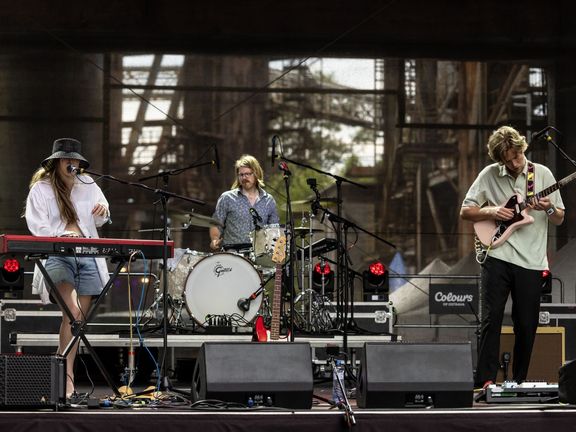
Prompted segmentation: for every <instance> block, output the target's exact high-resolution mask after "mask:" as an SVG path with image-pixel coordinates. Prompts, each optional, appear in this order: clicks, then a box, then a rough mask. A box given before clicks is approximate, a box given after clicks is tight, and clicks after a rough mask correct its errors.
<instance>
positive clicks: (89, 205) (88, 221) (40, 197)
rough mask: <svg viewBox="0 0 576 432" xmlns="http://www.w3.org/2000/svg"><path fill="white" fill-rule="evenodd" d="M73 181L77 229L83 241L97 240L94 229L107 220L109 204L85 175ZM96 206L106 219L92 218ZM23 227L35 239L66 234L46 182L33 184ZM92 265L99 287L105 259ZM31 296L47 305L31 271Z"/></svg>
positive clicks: (39, 278) (36, 274) (44, 288)
mask: <svg viewBox="0 0 576 432" xmlns="http://www.w3.org/2000/svg"><path fill="white" fill-rule="evenodd" d="M79 178H80V180H81V181H80V180H79V179H78V178H76V179H75V183H74V186H73V187H72V192H71V201H72V204H73V205H74V208H75V210H76V214H77V215H78V227H79V228H80V230H81V231H82V234H83V235H84V237H91V238H98V231H97V230H96V228H98V227H101V226H102V225H104V223H106V222H107V221H108V220H109V219H110V210H109V204H108V201H107V200H106V197H105V196H104V194H103V193H102V190H101V189H100V187H99V186H98V185H97V184H96V183H95V182H94V180H93V179H92V178H91V177H89V176H86V175H80V176H79ZM96 204H102V205H103V206H105V207H106V209H108V211H107V215H106V216H97V215H94V214H92V210H93V209H94V206H95V205H96ZM26 223H27V225H28V229H29V230H30V232H31V233H32V235H35V236H45V237H60V236H62V235H63V234H65V233H66V222H65V221H64V220H62V218H61V217H60V209H59V208H58V202H57V200H56V194H55V192H54V189H53V188H52V185H51V183H50V181H49V180H41V181H39V182H37V183H36V184H34V186H32V188H31V189H30V192H29V193H28V198H27V200H26ZM96 264H97V266H98V271H99V273H100V278H101V280H102V286H104V284H105V283H106V282H107V281H108V278H109V275H108V266H107V265H106V259H105V258H96ZM32 292H33V293H34V294H40V297H41V298H42V300H43V301H44V303H48V302H49V300H48V290H47V286H46V284H45V283H44V277H43V275H42V273H41V272H40V271H39V269H38V268H37V267H36V268H35V269H34V278H33V281H32Z"/></svg>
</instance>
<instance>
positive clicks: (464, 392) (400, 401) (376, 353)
mask: <svg viewBox="0 0 576 432" xmlns="http://www.w3.org/2000/svg"><path fill="white" fill-rule="evenodd" d="M358 376H359V380H358V387H357V395H356V401H357V403H358V406H359V407H360V408H410V407H428V406H433V407H436V408H465V407H471V406H472V400H473V393H474V377H473V371H472V348H471V345H470V343H425V344H421V343H404V342H388V343H366V344H365V345H364V351H363V353H362V357H361V359H360V371H359V373H358Z"/></svg>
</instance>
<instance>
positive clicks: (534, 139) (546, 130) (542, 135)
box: [532, 126, 552, 141]
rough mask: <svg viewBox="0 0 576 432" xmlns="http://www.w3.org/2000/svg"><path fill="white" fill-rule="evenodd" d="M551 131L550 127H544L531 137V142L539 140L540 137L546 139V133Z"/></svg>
mask: <svg viewBox="0 0 576 432" xmlns="http://www.w3.org/2000/svg"><path fill="white" fill-rule="evenodd" d="M550 129H552V127H551V126H546V127H545V128H544V129H542V130H541V131H538V132H536V133H535V134H534V135H532V141H536V140H539V139H540V138H542V137H548V131H549V130H550Z"/></svg>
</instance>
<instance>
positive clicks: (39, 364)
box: [0, 354, 66, 409]
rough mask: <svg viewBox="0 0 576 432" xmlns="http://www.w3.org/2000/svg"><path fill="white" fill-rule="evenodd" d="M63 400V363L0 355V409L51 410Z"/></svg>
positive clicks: (58, 359) (50, 358)
mask: <svg viewBox="0 0 576 432" xmlns="http://www.w3.org/2000/svg"><path fill="white" fill-rule="evenodd" d="M65 401H66V360H65V359H63V358H61V357H56V356H49V355H16V354H9V355H7V354H0V408H1V409H6V408H9V409H12V408H50V407H56V406H57V405H59V404H61V403H64V402H65Z"/></svg>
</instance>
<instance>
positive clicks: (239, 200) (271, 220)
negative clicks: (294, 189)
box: [212, 188, 280, 247]
mask: <svg viewBox="0 0 576 432" xmlns="http://www.w3.org/2000/svg"><path fill="white" fill-rule="evenodd" d="M258 191H259V196H258V199H257V200H256V203H255V204H254V206H251V205H250V201H248V198H247V197H246V195H244V194H243V193H242V191H241V189H240V188H237V189H232V190H229V191H226V192H224V193H223V194H222V195H220V198H218V202H217V203H216V210H215V211H214V215H213V216H212V217H213V218H214V219H216V220H217V221H219V222H220V223H221V224H222V225H224V228H220V232H221V233H222V232H223V233H224V240H223V242H222V243H223V245H224V247H226V246H230V245H235V244H245V243H251V241H250V231H254V219H253V217H252V215H251V214H250V208H252V207H253V208H254V209H255V210H256V212H257V213H258V215H259V216H260V217H261V218H262V223H261V224H262V225H270V224H277V223H279V222H280V218H279V217H278V211H277V210H276V201H275V200H274V197H272V195H270V194H269V193H268V192H266V191H264V190H262V189H260V188H258Z"/></svg>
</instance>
